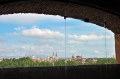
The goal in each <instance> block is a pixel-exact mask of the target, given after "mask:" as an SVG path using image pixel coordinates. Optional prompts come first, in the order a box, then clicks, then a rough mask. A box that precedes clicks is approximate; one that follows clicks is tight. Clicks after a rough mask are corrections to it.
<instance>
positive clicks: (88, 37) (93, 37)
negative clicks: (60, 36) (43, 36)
mask: <svg viewBox="0 0 120 79" xmlns="http://www.w3.org/2000/svg"><path fill="white" fill-rule="evenodd" d="M68 37H69V38H71V39H75V40H99V39H104V38H105V36H103V35H99V36H98V35H68ZM106 38H107V39H110V38H112V37H111V36H106Z"/></svg>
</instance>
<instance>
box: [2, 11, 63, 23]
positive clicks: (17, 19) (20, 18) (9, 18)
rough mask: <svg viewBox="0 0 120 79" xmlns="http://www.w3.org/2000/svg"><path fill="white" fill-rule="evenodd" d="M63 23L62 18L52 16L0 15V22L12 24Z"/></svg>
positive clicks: (29, 14)
mask: <svg viewBox="0 0 120 79" xmlns="http://www.w3.org/2000/svg"><path fill="white" fill-rule="evenodd" d="M49 19H50V20H51V21H64V18H63V17H61V16H58V15H57V16H53V15H44V14H31V13H28V14H24V13H19V14H8V15H1V16H0V22H13V23H34V22H38V21H45V20H49Z"/></svg>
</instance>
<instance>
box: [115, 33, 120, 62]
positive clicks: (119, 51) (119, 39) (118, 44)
mask: <svg viewBox="0 0 120 79" xmlns="http://www.w3.org/2000/svg"><path fill="white" fill-rule="evenodd" d="M115 50H116V61H117V63H118V64H120V34H115Z"/></svg>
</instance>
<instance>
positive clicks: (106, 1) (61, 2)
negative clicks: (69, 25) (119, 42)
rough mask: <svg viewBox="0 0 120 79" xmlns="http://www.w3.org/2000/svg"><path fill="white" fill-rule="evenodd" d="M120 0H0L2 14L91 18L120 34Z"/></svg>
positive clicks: (94, 21)
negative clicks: (36, 14)
mask: <svg viewBox="0 0 120 79" xmlns="http://www.w3.org/2000/svg"><path fill="white" fill-rule="evenodd" d="M119 4H120V2H119V1H118V0H0V15H4V14H13V13H38V14H50V15H60V16H67V17H71V18H76V19H81V20H89V22H92V23H95V24H97V25H101V26H103V24H104V22H106V27H107V28H108V29H110V30H111V31H113V32H114V33H115V34H120V5H119Z"/></svg>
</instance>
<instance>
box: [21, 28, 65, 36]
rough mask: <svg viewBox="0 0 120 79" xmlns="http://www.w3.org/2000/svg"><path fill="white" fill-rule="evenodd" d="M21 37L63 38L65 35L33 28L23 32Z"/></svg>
mask: <svg viewBox="0 0 120 79" xmlns="http://www.w3.org/2000/svg"><path fill="white" fill-rule="evenodd" d="M21 35H23V36H27V37H39V38H63V37H64V34H62V33H60V32H57V31H52V30H48V29H39V28H37V27H33V28H31V29H27V30H22V31H21Z"/></svg>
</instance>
